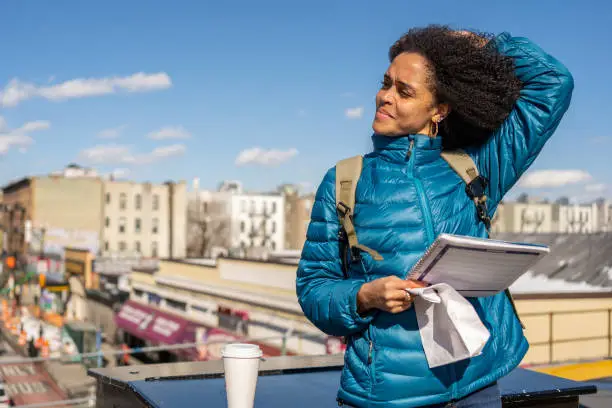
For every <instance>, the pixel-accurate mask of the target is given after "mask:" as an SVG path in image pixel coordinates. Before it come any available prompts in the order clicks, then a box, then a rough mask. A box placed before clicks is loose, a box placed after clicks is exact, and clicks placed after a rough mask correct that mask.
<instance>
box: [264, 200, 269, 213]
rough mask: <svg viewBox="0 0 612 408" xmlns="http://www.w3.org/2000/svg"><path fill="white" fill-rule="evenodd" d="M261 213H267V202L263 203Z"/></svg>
mask: <svg viewBox="0 0 612 408" xmlns="http://www.w3.org/2000/svg"><path fill="white" fill-rule="evenodd" d="M263 212H264V213H266V212H268V202H267V201H264V202H263Z"/></svg>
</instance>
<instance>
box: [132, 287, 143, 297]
mask: <svg viewBox="0 0 612 408" xmlns="http://www.w3.org/2000/svg"><path fill="white" fill-rule="evenodd" d="M134 295H135V296H138V297H142V295H144V292H143V291H142V290H140V289H134Z"/></svg>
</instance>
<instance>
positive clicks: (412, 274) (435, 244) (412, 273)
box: [406, 239, 440, 280]
mask: <svg viewBox="0 0 612 408" xmlns="http://www.w3.org/2000/svg"><path fill="white" fill-rule="evenodd" d="M439 245H440V240H438V239H436V240H435V241H434V242H433V244H431V245H430V246H429V248H427V250H426V251H425V252H424V253H423V255H422V256H421V259H419V260H418V261H417V263H415V264H414V266H413V267H412V269H410V273H409V274H408V277H407V278H406V279H412V280H417V278H418V277H419V275H420V273H421V272H420V269H421V267H422V266H423V264H424V263H425V260H426V259H427V258H428V257H429V254H430V253H431V252H433V251H434V250H435V249H436V248H438V246H439Z"/></svg>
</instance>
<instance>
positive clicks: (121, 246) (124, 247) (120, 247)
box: [119, 241, 127, 252]
mask: <svg viewBox="0 0 612 408" xmlns="http://www.w3.org/2000/svg"><path fill="white" fill-rule="evenodd" d="M126 249H127V245H126V244H125V242H124V241H120V242H119V251H122V252H123V251H125V250H126Z"/></svg>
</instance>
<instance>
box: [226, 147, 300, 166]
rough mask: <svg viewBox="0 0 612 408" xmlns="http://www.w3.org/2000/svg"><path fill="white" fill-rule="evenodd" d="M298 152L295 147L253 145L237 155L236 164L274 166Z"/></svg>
mask: <svg viewBox="0 0 612 408" xmlns="http://www.w3.org/2000/svg"><path fill="white" fill-rule="evenodd" d="M297 154H298V151H297V149H295V148H291V149H288V150H278V149H269V150H266V149H262V148H260V147H252V148H250V149H245V150H243V151H241V152H240V153H239V154H238V157H236V165H238V166H241V165H245V164H259V165H261V166H274V165H277V164H280V163H283V162H286V161H287V160H289V159H291V158H292V157H294V156H295V155H297Z"/></svg>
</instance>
